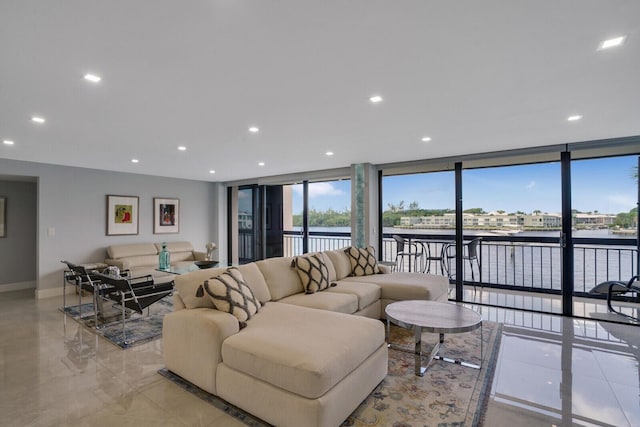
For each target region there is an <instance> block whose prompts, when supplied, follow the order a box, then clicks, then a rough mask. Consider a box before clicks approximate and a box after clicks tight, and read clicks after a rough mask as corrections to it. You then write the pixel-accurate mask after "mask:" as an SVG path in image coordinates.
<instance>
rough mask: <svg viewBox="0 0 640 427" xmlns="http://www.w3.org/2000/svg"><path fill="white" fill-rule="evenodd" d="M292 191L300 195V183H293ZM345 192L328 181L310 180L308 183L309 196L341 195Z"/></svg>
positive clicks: (311, 197)
mask: <svg viewBox="0 0 640 427" xmlns="http://www.w3.org/2000/svg"><path fill="white" fill-rule="evenodd" d="M293 191H295V192H296V193H297V194H299V195H302V184H299V185H294V186H293ZM344 194H345V192H344V191H343V190H340V189H339V188H335V187H334V186H333V184H331V183H329V182H311V183H309V198H310V199H313V198H314V197H321V196H343V195H344Z"/></svg>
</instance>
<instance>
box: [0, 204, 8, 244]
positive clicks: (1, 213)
mask: <svg viewBox="0 0 640 427" xmlns="http://www.w3.org/2000/svg"><path fill="white" fill-rule="evenodd" d="M0 237H7V198H6V197H0Z"/></svg>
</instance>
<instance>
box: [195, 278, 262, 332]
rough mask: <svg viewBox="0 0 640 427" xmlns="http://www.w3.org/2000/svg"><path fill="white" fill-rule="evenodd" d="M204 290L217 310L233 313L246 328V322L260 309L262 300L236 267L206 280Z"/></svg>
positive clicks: (242, 326)
mask: <svg viewBox="0 0 640 427" xmlns="http://www.w3.org/2000/svg"><path fill="white" fill-rule="evenodd" d="M204 290H205V291H206V292H207V294H209V297H210V298H211V301H213V305H214V306H215V307H216V309H217V310H220V311H224V312H227V313H231V314H233V315H234V316H235V317H236V318H237V319H238V321H239V322H240V328H244V327H245V326H246V323H245V322H246V321H247V320H249V319H251V316H253V315H254V314H256V313H257V312H258V310H260V301H258V299H257V298H256V297H255V295H254V294H253V291H252V290H251V288H250V287H249V286H248V285H247V282H245V280H244V277H242V273H240V270H238V269H237V268H235V267H231V268H229V269H227V271H225V272H224V273H222V274H221V275H219V276H217V277H212V278H210V279H209V280H205V281H204Z"/></svg>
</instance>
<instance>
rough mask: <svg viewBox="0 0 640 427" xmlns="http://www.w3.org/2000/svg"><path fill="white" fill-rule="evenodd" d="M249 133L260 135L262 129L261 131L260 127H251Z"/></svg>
mask: <svg viewBox="0 0 640 427" xmlns="http://www.w3.org/2000/svg"><path fill="white" fill-rule="evenodd" d="M249 132H251V133H258V132H260V129H259V128H258V127H256V126H251V127H250V128H249Z"/></svg>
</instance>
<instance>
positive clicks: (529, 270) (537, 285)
mask: <svg viewBox="0 0 640 427" xmlns="http://www.w3.org/2000/svg"><path fill="white" fill-rule="evenodd" d="M402 235H403V236H404V237H406V238H407V239H409V241H410V242H415V243H419V244H424V245H427V244H428V245H430V249H431V254H432V255H433V254H434V253H436V254H437V253H441V251H442V249H443V247H444V246H445V245H447V244H448V243H453V242H454V239H455V237H454V236H453V235H429V234H411V233H403V234H402ZM474 237H476V236H465V241H468V240H470V239H472V238H474ZM558 240H559V239H558V238H550V237H530V236H519V235H513V236H509V235H507V236H482V241H481V243H480V247H479V252H480V265H481V273H480V274H478V270H477V267H476V266H475V265H474V268H476V270H475V277H476V283H475V284H476V287H474V286H472V284H473V282H472V279H471V272H470V269H469V264H468V263H465V264H464V267H463V270H464V276H463V277H464V283H465V290H464V301H467V302H474V303H482V304H487V305H494V306H502V307H511V308H520V309H527V310H533V311H541V312H549V313H561V311H562V301H561V294H562V277H561V274H562V250H561V247H560V244H559V241H558ZM349 245H351V237H350V233H341V232H310V233H309V252H316V251H324V250H333V249H339V248H342V247H345V246H349ZM299 254H302V236H301V235H300V234H299V233H293V232H287V233H286V234H285V236H284V255H285V256H295V255H299ZM637 255H638V254H637V248H636V241H635V239H624V238H617V239H616V238H574V253H573V256H574V293H573V295H574V299H573V300H574V314H575V315H576V316H580V317H598V318H607V320H613V321H620V319H618V317H621V316H615V315H614V316H611V315H610V314H608V313H607V309H606V305H605V300H604V298H603V297H602V296H599V297H598V296H594V295H591V294H589V291H590V290H591V289H592V288H593V287H595V286H596V285H597V284H598V283H601V282H604V281H609V280H622V281H627V280H629V278H630V277H631V276H633V275H634V272H636V271H638V265H637ZM395 257H396V243H395V241H394V240H393V239H392V237H391V234H385V235H384V238H383V243H382V248H381V255H380V257H379V258H380V260H382V261H388V262H393V261H394V260H395ZM405 263H408V260H405ZM404 268H405V271H406V270H409V266H408V265H405V266H404ZM450 268H451V270H455V266H453V265H452V266H451V267H450ZM445 270H446V269H445ZM431 272H437V273H439V274H443V273H441V272H442V268H441V266H440V265H438V264H437V262H436V264H432V265H431ZM444 274H446V271H445V272H444ZM452 282H453V281H452ZM452 287H453V284H452ZM452 295H453V294H452ZM619 304H620V306H619V308H621V309H622V310H623V311H625V312H628V314H631V315H637V314H638V307H639V304H637V301H630V300H625V301H620V302H619ZM609 317H610V318H609Z"/></svg>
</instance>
